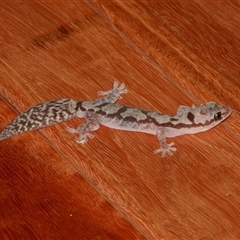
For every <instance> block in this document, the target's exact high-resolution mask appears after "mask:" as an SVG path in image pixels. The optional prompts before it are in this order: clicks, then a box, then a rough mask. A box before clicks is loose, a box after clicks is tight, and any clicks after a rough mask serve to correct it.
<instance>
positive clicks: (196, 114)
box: [0, 82, 232, 157]
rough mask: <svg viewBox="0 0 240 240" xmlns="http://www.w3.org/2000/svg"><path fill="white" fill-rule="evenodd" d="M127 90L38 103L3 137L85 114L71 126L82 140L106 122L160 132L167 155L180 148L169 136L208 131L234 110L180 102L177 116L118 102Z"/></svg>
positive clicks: (120, 88) (0, 137) (212, 104)
mask: <svg viewBox="0 0 240 240" xmlns="http://www.w3.org/2000/svg"><path fill="white" fill-rule="evenodd" d="M126 92H127V90H126V89H125V85H124V84H121V85H120V86H118V83H117V82H114V85H113V89H111V90H109V91H105V92H103V91H100V92H98V94H99V95H106V96H105V97H103V98H99V99H96V100H94V101H82V102H76V101H74V100H72V99H59V100H54V101H50V102H45V103H41V104H38V105H36V106H34V107H32V108H30V109H28V110H27V111H25V112H23V113H21V114H20V115H19V116H18V117H17V118H15V119H14V120H13V121H12V122H11V123H10V124H8V125H7V126H6V127H5V129H3V131H2V132H1V133H0V140H3V139H6V138H8V137H11V136H14V135H17V134H20V133H23V132H27V131H31V130H36V129H39V128H43V127H47V126H50V125H53V124H56V123H60V122H64V121H67V120H70V119H72V118H73V117H80V118H85V120H86V123H84V124H82V125H80V126H79V127H78V128H77V129H75V128H67V130H68V131H69V132H72V133H78V134H79V138H78V140H77V142H79V143H86V142H87V141H88V138H93V135H92V134H91V133H90V132H92V131H96V130H97V129H98V128H99V127H100V124H102V125H105V126H107V127H110V128H114V129H120V130H127V131H136V132H144V133H149V134H154V135H156V136H157V139H158V141H159V143H160V145H161V147H160V148H159V149H156V150H155V151H154V153H158V152H162V157H164V156H165V155H166V153H168V154H169V155H172V154H173V153H172V152H174V151H176V148H175V147H173V145H174V143H170V144H167V143H166V138H168V137H169V138H170V137H176V136H179V135H183V134H194V133H198V132H203V131H207V130H209V129H211V128H213V127H215V126H216V125H218V124H219V123H221V122H222V121H224V120H225V119H226V118H227V117H228V116H229V115H230V114H231V112H232V110H231V108H230V107H227V106H219V105H217V104H216V103H215V102H208V103H206V104H203V105H200V106H198V107H196V106H192V107H187V106H180V107H179V108H178V110H177V114H176V115H175V116H168V115H165V114H161V113H157V112H152V111H148V110H144V109H138V108H134V107H128V106H123V105H119V104H116V103H115V102H116V101H117V100H118V99H119V98H121V94H123V93H126Z"/></svg>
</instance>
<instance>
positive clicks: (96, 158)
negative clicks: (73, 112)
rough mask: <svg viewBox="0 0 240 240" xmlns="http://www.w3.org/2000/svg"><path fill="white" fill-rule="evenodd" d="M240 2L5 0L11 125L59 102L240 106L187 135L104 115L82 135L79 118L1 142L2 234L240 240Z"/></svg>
mask: <svg viewBox="0 0 240 240" xmlns="http://www.w3.org/2000/svg"><path fill="white" fill-rule="evenodd" d="M239 26H240V3H239V1H200V0H196V1H185V0H184V1H137V0H135V1H134V0H130V1H100V0H99V1H84V2H83V1H73V2H70V1H68V3H64V2H62V1H59V2H29V1H26V2H21V3H20V2H8V1H2V2H0V43H1V45H0V46H1V47H0V74H1V80H0V97H1V100H0V119H1V121H0V128H1V129H2V128H4V126H5V125H6V124H7V123H8V122H9V121H10V120H11V119H13V118H14V117H15V116H16V115H17V114H18V113H19V112H21V111H24V110H25V109H27V108H29V107H31V106H33V105H35V104H37V103H40V102H44V101H48V100H52V99H58V98H66V97H68V98H73V99H76V100H91V99H95V98H96V97H97V94H96V93H97V91H99V90H108V89H110V88H111V87H112V83H113V81H114V79H118V80H119V82H124V83H125V84H126V87H127V89H128V90H129V92H128V94H126V95H124V96H123V99H121V100H119V103H121V104H126V105H131V106H136V107H140V108H146V109H151V110H156V111H159V112H164V113H167V114H172V115H174V114H175V112H176V109H177V108H178V106H179V105H189V106H191V105H192V104H195V105H199V104H201V103H205V102H208V101H210V100H213V101H216V102H217V103H219V104H223V105H230V106H231V107H232V108H233V113H232V115H231V116H230V118H229V119H227V121H225V122H224V123H222V124H221V125H219V126H217V127H216V128H214V129H212V130H210V131H208V132H205V133H201V134H196V135H187V136H181V137H178V138H174V139H169V140H168V141H169V142H170V141H174V142H175V145H176V147H177V149H178V151H177V152H176V153H175V154H174V156H172V157H170V156H167V157H166V158H164V159H161V158H160V156H159V155H154V154H153V153H152V151H153V150H154V149H156V148H158V142H157V139H156V137H155V136H150V135H146V134H142V133H133V132H122V131H116V130H113V129H108V128H106V127H101V128H100V129H99V131H97V132H95V133H94V135H95V138H94V139H92V140H91V141H89V143H88V144H86V145H83V146H82V145H78V144H76V142H75V141H74V139H75V138H76V136H74V135H72V134H70V133H68V132H67V131H66V127H67V126H71V127H73V126H74V127H75V126H77V125H78V124H80V123H82V122H83V120H81V119H74V120H71V121H69V122H66V123H62V124H59V125H56V126H52V127H49V128H45V129H42V130H39V131H34V132H30V133H25V134H22V135H19V136H15V137H13V138H9V139H7V140H5V141H2V142H0V239H4V240H8V239H84V240H85V239H170V240H171V239H199V240H200V239H201V240H203V239H204V240H210V239H226V240H228V239H240V230H239V229H240V228H239V221H240V191H239V189H240V157H239V155H240V150H239V147H240V144H239V140H240V138H239V133H240V124H239V117H240V114H239V106H240V102H239V95H240V88H239V87H240V84H239V79H240V66H239V63H240V54H239V53H240V52H239V46H240V30H239Z"/></svg>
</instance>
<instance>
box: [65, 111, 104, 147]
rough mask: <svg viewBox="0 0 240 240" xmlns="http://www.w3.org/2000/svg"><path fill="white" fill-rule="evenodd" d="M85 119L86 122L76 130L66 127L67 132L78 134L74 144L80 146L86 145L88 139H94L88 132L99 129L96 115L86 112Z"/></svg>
mask: <svg viewBox="0 0 240 240" xmlns="http://www.w3.org/2000/svg"><path fill="white" fill-rule="evenodd" d="M85 119H86V121H87V122H86V123H84V124H82V125H79V126H78V127H77V128H76V129H75V128H70V127H67V131H69V132H71V133H78V134H79V138H78V139H76V142H77V143H81V144H84V143H87V141H88V138H90V139H92V138H94V135H92V134H91V133H89V132H93V131H96V130H98V129H99V127H100V124H99V122H98V120H97V115H96V114H94V113H91V112H86V114H85Z"/></svg>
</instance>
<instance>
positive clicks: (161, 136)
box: [153, 128, 177, 158]
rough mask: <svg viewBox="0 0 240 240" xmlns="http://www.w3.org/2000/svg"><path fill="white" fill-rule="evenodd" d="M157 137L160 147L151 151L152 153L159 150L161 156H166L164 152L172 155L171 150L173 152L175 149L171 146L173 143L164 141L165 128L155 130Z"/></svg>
mask: <svg viewBox="0 0 240 240" xmlns="http://www.w3.org/2000/svg"><path fill="white" fill-rule="evenodd" d="M156 135H157V139H158V141H159V143H160V148H158V149H156V150H154V151H153V153H154V154H156V153H159V152H161V153H162V155H161V157H162V158H164V157H165V156H166V153H167V154H169V155H170V156H172V155H173V152H175V151H176V150H177V149H176V148H175V147H173V145H174V143H173V142H172V143H169V144H168V143H166V135H165V130H164V128H159V129H158V130H157V133H156Z"/></svg>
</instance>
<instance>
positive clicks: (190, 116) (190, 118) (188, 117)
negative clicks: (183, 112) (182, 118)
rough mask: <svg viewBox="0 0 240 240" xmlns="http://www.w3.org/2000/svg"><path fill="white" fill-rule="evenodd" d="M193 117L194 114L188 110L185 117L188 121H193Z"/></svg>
mask: <svg viewBox="0 0 240 240" xmlns="http://www.w3.org/2000/svg"><path fill="white" fill-rule="evenodd" d="M194 118H195V116H194V114H193V113H191V112H189V113H188V114H187V119H188V120H189V121H190V122H192V123H193V122H194Z"/></svg>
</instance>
